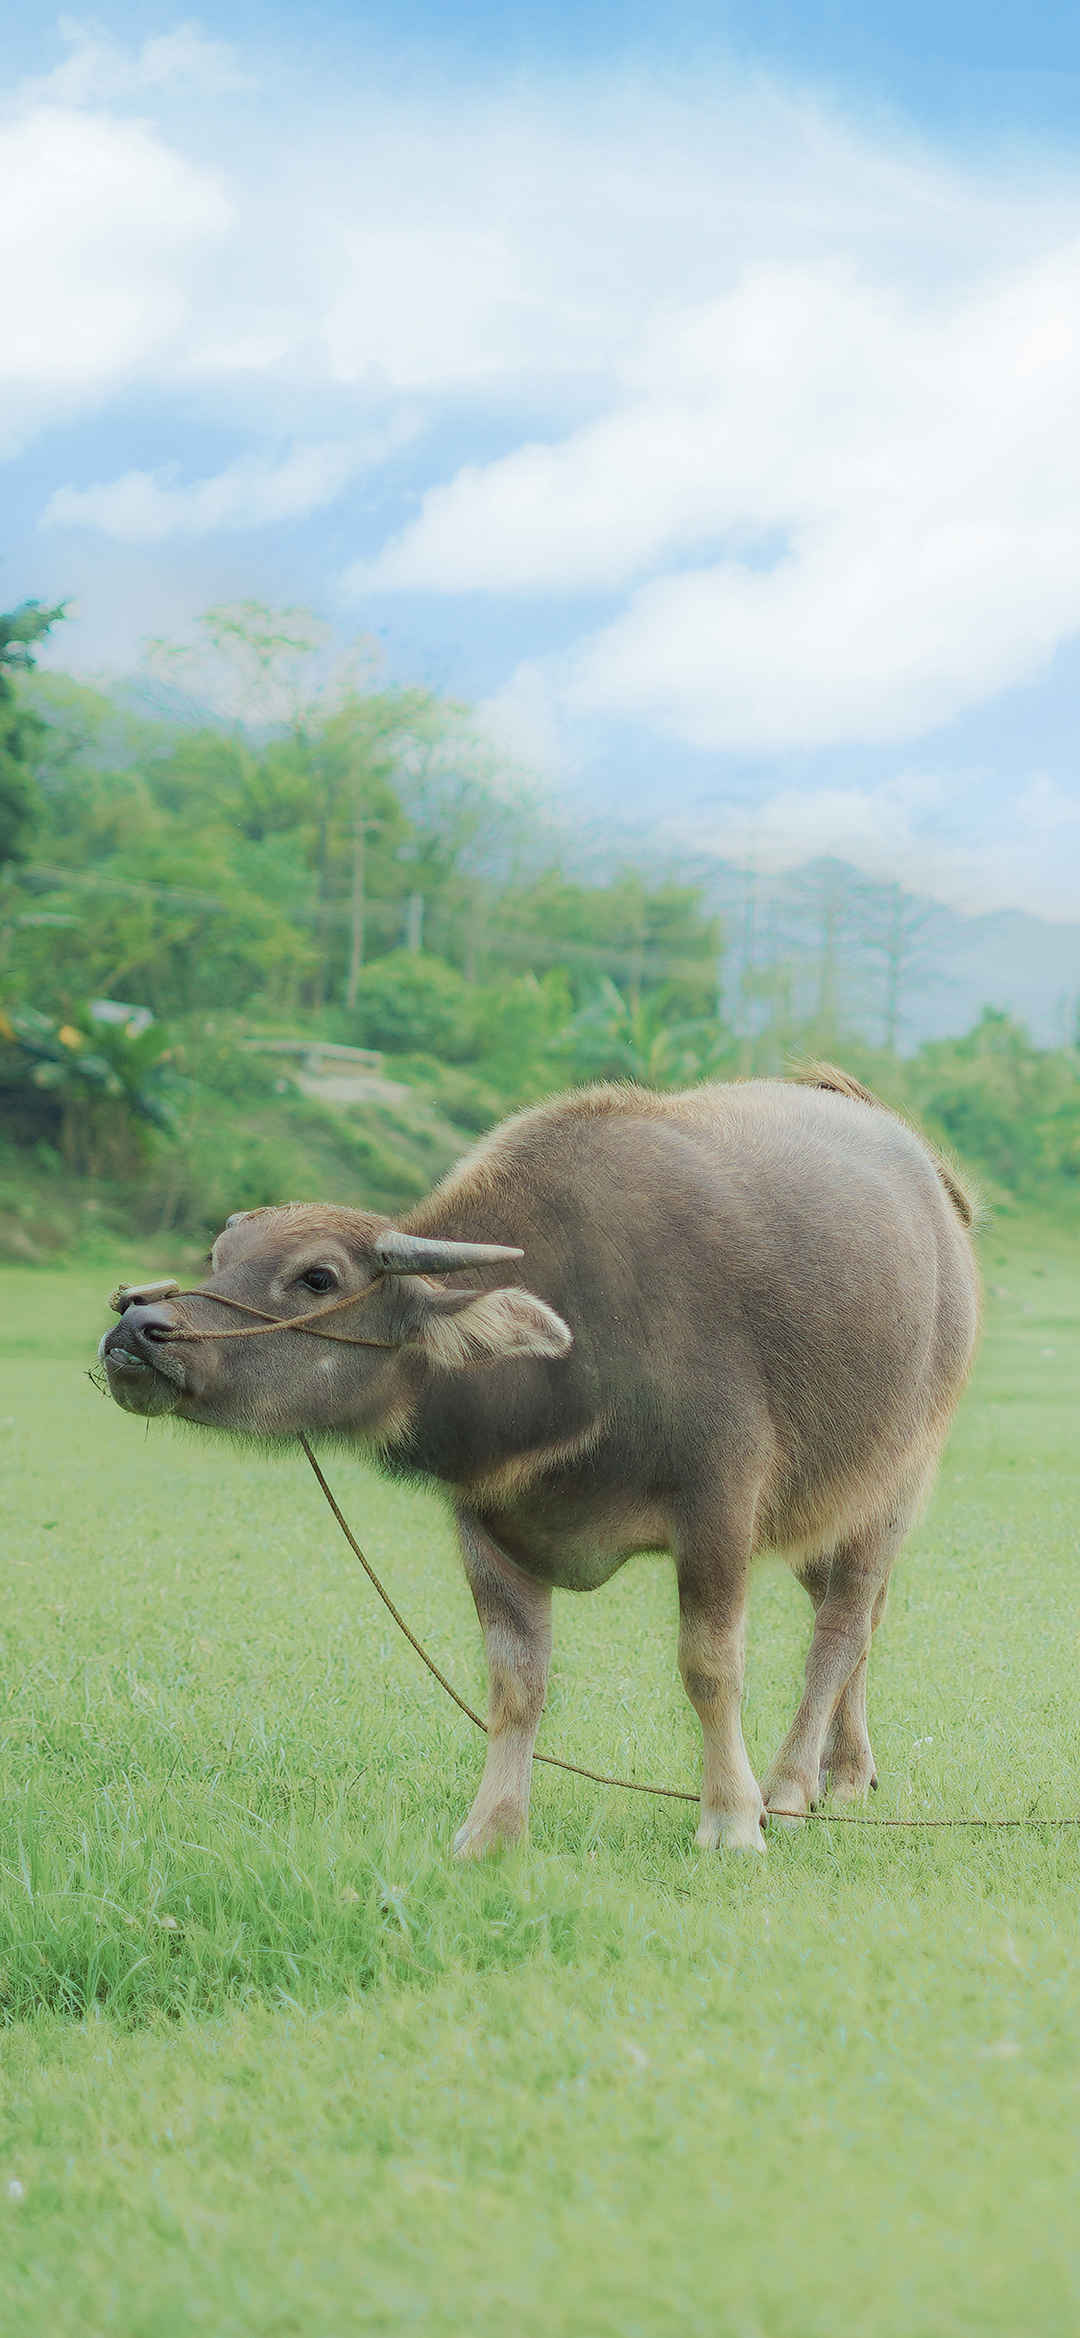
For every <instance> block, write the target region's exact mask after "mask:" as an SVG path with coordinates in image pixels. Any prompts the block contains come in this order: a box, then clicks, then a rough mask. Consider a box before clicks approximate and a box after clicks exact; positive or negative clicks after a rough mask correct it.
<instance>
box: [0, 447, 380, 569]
mask: <svg viewBox="0 0 1080 2338" xmlns="http://www.w3.org/2000/svg"><path fill="white" fill-rule="evenodd" d="M408 435H411V432H410V431H409V429H408V426H407V422H406V420H405V418H403V421H402V423H401V424H399V425H398V426H397V427H395V428H393V429H388V430H385V431H382V432H380V433H377V434H376V433H371V434H369V435H368V436H367V437H366V438H361V439H358V440H356V441H353V442H350V443H339V442H337V441H326V442H323V443H321V444H315V445H310V446H304V445H300V446H294V447H291V448H290V449H289V451H288V452H287V453H286V454H284V455H282V456H280V457H279V458H277V459H274V458H273V457H267V456H261V455H242V456H240V457H239V458H238V459H237V461H236V462H234V463H230V464H228V466H227V467H226V469H225V470H224V471H219V472H218V473H216V475H215V476H214V477H213V478H210V479H199V480H195V481H192V482H191V483H190V484H187V485H184V484H182V483H181V482H180V481H179V479H178V477H177V466H176V465H175V464H174V465H172V466H171V467H170V469H169V470H167V471H162V472H154V471H128V472H126V473H125V474H124V476H123V478H120V479H112V480H109V481H108V482H107V483H103V484H101V485H99V486H95V487H58V488H57V489H56V491H55V493H54V494H53V495H52V496H51V497H50V499H49V502H48V504H47V505H46V508H45V512H44V514H43V518H44V520H45V522H46V523H49V524H51V525H52V526H55V527H69V528H71V527H74V528H95V529H97V530H98V531H99V532H100V533H101V534H102V535H104V536H112V537H114V538H115V539H116V540H117V541H118V542H120V543H126V544H159V543H162V542H163V541H164V540H165V539H166V538H167V537H170V536H208V535H213V534H216V533H218V532H219V531H221V530H223V529H229V530H232V529H237V528H263V527H269V526H271V525H273V524H274V523H275V522H279V521H285V520H295V519H302V518H304V517H305V516H306V515H307V513H309V512H312V511H318V510H320V509H321V508H322V507H324V506H325V505H326V504H329V503H333V502H334V500H335V498H336V497H337V496H338V495H339V494H340V492H341V490H342V488H343V487H345V486H346V485H347V484H348V482H349V480H350V479H353V478H355V477H356V476H357V474H358V473H359V472H361V471H365V470H371V469H372V468H374V466H375V465H376V464H377V463H379V462H381V461H382V460H383V459H384V458H385V457H386V456H387V455H388V454H390V453H391V452H392V451H393V450H394V449H395V448H396V447H400V446H401V445H403V444H404V443H405V438H406V436H408Z"/></svg>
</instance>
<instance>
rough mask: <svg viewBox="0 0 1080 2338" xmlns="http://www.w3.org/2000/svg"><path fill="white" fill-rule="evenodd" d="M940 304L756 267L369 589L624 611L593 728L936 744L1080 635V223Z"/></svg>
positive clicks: (767, 740) (507, 460) (590, 698)
mask: <svg viewBox="0 0 1080 2338" xmlns="http://www.w3.org/2000/svg"><path fill="white" fill-rule="evenodd" d="M1076 228H1077V231H1078V232H1077V239H1076V240H1074V241H1070V242H1069V243H1067V244H1064V245H1062V246H1061V248H1059V249H1058V251H1056V252H1055V253H1054V255H1053V256H1052V257H1042V256H1040V257H1038V258H1032V259H1031V260H1030V261H1029V263H1028V264H1027V265H1026V266H1014V267H1013V269H1012V270H1011V271H1009V272H1005V273H998V274H996V275H995V276H993V277H992V278H991V280H990V282H989V283H985V282H984V283H982V284H980V285H979V286H977V287H974V288H973V287H972V286H971V285H969V284H967V283H964V284H962V285H961V286H959V287H955V288H953V289H952V290H951V291H950V293H949V294H948V296H943V294H942V291H941V288H940V287H939V286H931V287H927V288H926V289H925V290H924V291H923V292H922V293H921V295H919V296H915V295H913V294H912V293H911V292H910V291H905V292H903V293H901V292H900V291H899V290H898V289H897V288H896V287H895V286H892V287H888V286H886V287H883V286H882V285H881V284H880V283H879V282H877V281H875V280H874V279H873V278H872V277H866V276H863V275H858V274H854V273H853V272H852V271H850V270H841V269H836V268H832V269H828V268H821V267H816V268H810V267H804V268H801V269H794V268H790V267H789V268H786V269H777V268H775V267H773V266H771V265H766V264H762V265H759V266H757V267H750V268H749V269H748V270H747V271H746V273H745V276H744V279H743V281H742V282H741V283H740V284H739V285H738V286H737V287H736V288H735V289H733V290H732V291H731V292H730V293H728V294H727V295H725V296H724V297H723V298H721V299H717V300H713V301H711V302H708V303H703V304H701V305H700V306H698V307H696V308H694V309H692V310H683V312H682V313H681V314H679V315H677V316H671V317H669V318H668V319H667V320H666V321H665V323H664V324H663V326H662V327H661V326H657V325H654V326H652V327H651V328H650V330H649V331H648V333H647V334H646V335H645V336H644V337H643V342H642V347H641V350H640V352H639V354H638V355H637V356H636V358H635V359H634V361H633V362H632V363H631V364H630V365H629V366H628V367H626V368H625V369H624V375H625V378H624V381H623V382H622V383H621V384H620V387H619V390H618V391H617V392H616V393H615V394H614V395H613V397H612V400H611V404H610V410H609V412H608V413H606V414H605V415H604V416H603V417H602V418H601V419H599V420H591V421H590V422H588V423H587V424H586V425H585V426H584V427H582V428H581V429H579V430H577V431H574V432H571V433H570V434H568V435H567V436H565V437H563V438H561V439H559V440H558V441H556V442H555V443H549V444H546V445H538V444H535V443H534V444H532V445H528V446H525V447H522V448H520V449H518V450H516V451H515V452H513V453H511V454H509V455H507V456H504V457H503V458H501V459H500V460H499V461H497V462H494V463H491V464H489V465H486V466H475V465H474V466H471V467H468V468H466V469H463V470H462V471H460V472H459V473H458V474H457V476H456V477H455V478H454V479H453V480H452V481H449V482H446V483H443V484H440V485H438V486H436V487H435V488H433V489H432V490H431V491H430V492H429V493H428V495H427V496H426V497H425V500H424V503H423V506H422V509H421V511H420V513H419V515H418V517H417V519H416V520H415V521H414V522H413V523H412V524H411V525H410V526H409V527H408V528H407V529H406V530H405V532H404V534H403V535H401V536H399V537H398V538H397V539H396V540H395V541H393V542H391V543H390V544H389V545H387V546H386V547H385V548H384V550H383V552H382V553H381V555H380V556H379V557H378V558H377V559H376V560H374V561H372V562H369V563H368V564H367V565H366V566H365V567H363V568H361V569H360V570H358V571H357V572H354V582H355V583H358V584H363V585H364V586H365V587H366V588H367V589H369V590H376V589H383V590H385V589H391V590H393V589H401V588H408V589H411V590H427V591H446V592H450V591H453V592H458V591H461V590H474V591H476V590H481V591H487V592H499V593H507V592H514V591H518V592H520V591H528V592H534V593H548V594H550V593H559V594H561V595H574V594H578V593H582V592H587V593H596V592H597V591H607V592H609V593H618V594H619V595H620V596H623V599H622V606H621V608H620V609H619V611H618V613H617V614H616V615H615V616H614V617H613V619H612V620H611V622H610V623H609V624H608V625H606V626H605V627H604V628H603V629H602V630H601V631H600V632H599V633H598V634H596V635H594V636H593V637H592V638H590V639H587V640H585V641H583V642H582V643H581V644H580V647H579V651H578V654H577V655H576V657H574V658H573V659H572V660H571V661H570V662H569V665H568V667H567V668H566V670H565V673H564V675H563V677H562V687H563V688H564V690H565V692H566V696H567V701H568V703H569V705H570V706H571V707H573V708H576V709H578V710H581V711H583V712H588V713H600V714H618V715H622V716H625V715H633V716H636V717H639V718H641V719H644V720H645V721H647V722H649V723H650V724H652V725H653V726H655V727H657V728H660V729H662V730H665V731H667V732H668V733H669V734H671V735H673V736H675V737H678V738H681V739H684V740H687V741H690V742H692V743H694V744H695V745H700V746H707V747H714V748H729V749H730V748H735V749H752V750H757V751H760V750H768V749H771V748H776V747H781V746H787V745H791V744H799V745H802V746H816V745H822V744H828V743H832V742H835V741H839V740H881V739H905V738H911V737H916V736H918V735H919V734H920V733H922V732H925V731H926V730H927V729H929V728H930V727H932V726H933V725H934V724H935V723H937V722H940V721H942V720H944V719H946V718H948V717H949V716H951V715H952V714H954V713H956V712H958V711H959V710H961V709H962V708H963V707H965V706H968V705H971V704H972V703H974V702H976V701H977V700H979V699H980V698H982V697H984V696H986V695H987V694H988V693H989V692H991V691H993V690H995V689H997V688H1001V687H1003V686H1005V685H1007V684H1008V683H1010V682H1014V681H1018V680H1021V679H1024V678H1026V677H1028V676H1030V675H1032V674H1033V673H1035V672H1037V671H1038V669H1039V666H1040V664H1041V663H1042V662H1044V661H1045V660H1046V659H1048V658H1049V657H1050V656H1051V655H1052V653H1053V651H1054V649H1055V648H1056V647H1057V645H1058V643H1059V642H1060V641H1061V640H1062V639H1063V638H1065V637H1066V636H1067V635H1069V634H1070V633H1072V632H1074V631H1076V630H1077V629H1078V628H1080V571H1078V569H1077V565H1076V560H1075V549H1074V547H1075V541H1076V533H1077V529H1078V527H1080V435H1078V434H1077V431H1076V428H1075V415H1076V412H1077V409H1078V406H1080V207H1078V213H1077V220H1076Z"/></svg>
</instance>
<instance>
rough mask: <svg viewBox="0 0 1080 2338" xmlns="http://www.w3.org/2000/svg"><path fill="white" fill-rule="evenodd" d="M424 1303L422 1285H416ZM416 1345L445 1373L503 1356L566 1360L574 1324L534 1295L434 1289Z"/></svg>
mask: <svg viewBox="0 0 1080 2338" xmlns="http://www.w3.org/2000/svg"><path fill="white" fill-rule="evenodd" d="M414 1287H415V1289H416V1296H417V1298H418V1299H420V1290H419V1286H414ZM411 1338H412V1341H413V1343H414V1344H415V1345H416V1346H417V1347H421V1348H423V1350H424V1352H425V1354H426V1355H427V1356H429V1357H430V1359H431V1362H432V1363H433V1364H435V1365H437V1366H438V1368H439V1370H440V1371H443V1372H459V1371H461V1370H462V1368H463V1367H464V1366H465V1365H466V1364H482V1363H486V1362H489V1361H491V1360H493V1359H494V1358H495V1357H497V1356H548V1357H550V1356H565V1355H568V1354H569V1351H570V1349H571V1348H572V1347H573V1344H574V1339H573V1333H572V1332H571V1330H570V1328H569V1325H568V1324H565V1323H564V1322H563V1319H562V1316H561V1315H556V1313H555V1310H554V1308H553V1307H548V1306H546V1305H545V1303H544V1301H543V1299H537V1298H536V1297H535V1295H534V1293H533V1292H532V1291H523V1290H520V1289H519V1288H518V1287H517V1286H516V1285H511V1286H510V1287H509V1288H508V1289H506V1290H502V1291H480V1292H473V1291H428V1292H425V1293H424V1295H423V1299H422V1300H421V1303H420V1306H419V1308H418V1311H417V1320H416V1322H415V1328H414V1329H413V1331H412V1333H411Z"/></svg>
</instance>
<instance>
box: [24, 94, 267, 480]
mask: <svg viewBox="0 0 1080 2338" xmlns="http://www.w3.org/2000/svg"><path fill="white" fill-rule="evenodd" d="M229 216H230V212H229V204H228V201H227V199H226V197H225V195H224V193H223V191H222V188H221V185H220V182H219V180H218V178H217V175H216V174H215V173H212V172H209V171H206V170H203V169H201V168H197V167H195V166H194V165H193V164H191V163H190V162H188V161H186V160H185V159H184V157H183V156H182V155H179V154H177V153H176V152H174V151H173V150H172V149H170V148H169V147H168V146H167V145H166V144H165V143H164V142H163V141H162V140H161V139H160V138H158V137H157V136H156V135H155V133H154V132H153V131H152V130H151V129H149V128H147V127H146V126H145V125H144V124H142V123H139V122H119V121H112V120H108V119H105V118H99V117H97V116H95V115H93V114H81V113H71V112H66V111H64V110H62V109H60V108H57V107H41V108H38V109H36V110H35V111H33V112H31V113H29V114H27V115H25V116H24V117H23V118H22V119H20V120H18V121H16V122H14V123H12V124H11V125H10V126H9V127H8V128H6V129H5V128H2V127H0V280H2V282H3V285H4V332H3V337H2V340H0V432H2V431H3V430H4V428H5V425H6V429H7V431H8V432H9V433H10V434H11V436H12V438H13V439H14V440H15V441H16V442H18V441H19V439H20V438H22V437H24V436H26V435H29V434H30V433H31V432H32V431H33V430H34V429H35V428H36V427H40V425H41V423H42V422H43V421H45V420H49V419H52V418H53V417H55V416H56V415H57V414H65V413H68V412H72V411H78V410H79V408H80V407H85V406H87V405H88V404H92V403H94V402H96V401H97V400H98V399H100V397H101V395H102V393H103V392H104V391H105V390H106V389H108V388H110V387H112V386H114V385H117V386H119V385H121V384H123V383H124V382H126V381H128V380H130V379H131V377H132V376H133V375H134V374H136V373H137V372H138V371H140V370H142V369H145V368H146V367H147V366H148V365H150V364H151V363H153V362H156V363H158V364H161V363H163V362H164V358H165V353H166V352H167V351H171V352H172V353H173V362H174V363H175V362H176V352H177V351H178V348H179V346H180V336H181V334H182V332H183V329H184V327H185V324H186V321H187V319H188V317H189V315H190V312H191V309H192V305H193V302H194V297H195V289H196V277H197V269H198V263H199V261H200V260H201V258H202V257H203V256H204V255H205V253H206V252H207V251H208V250H212V249H214V248H215V247H217V246H218V245H219V244H220V241H221V239H222V237H223V236H224V234H225V231H226V229H227V227H228V224H229Z"/></svg>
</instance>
